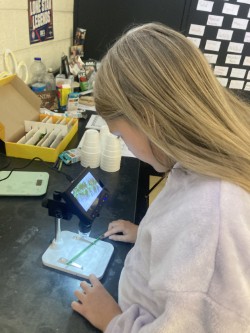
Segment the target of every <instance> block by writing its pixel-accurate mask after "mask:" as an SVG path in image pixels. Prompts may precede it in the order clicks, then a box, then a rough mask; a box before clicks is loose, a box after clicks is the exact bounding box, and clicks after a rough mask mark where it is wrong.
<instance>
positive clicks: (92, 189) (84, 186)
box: [71, 172, 102, 211]
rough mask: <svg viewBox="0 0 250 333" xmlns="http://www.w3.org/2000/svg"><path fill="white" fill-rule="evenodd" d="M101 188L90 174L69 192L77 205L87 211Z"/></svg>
mask: <svg viewBox="0 0 250 333" xmlns="http://www.w3.org/2000/svg"><path fill="white" fill-rule="evenodd" d="M101 191H102V187H101V186H100V184H99V183H98V181H97V180H96V179H95V178H94V177H93V176H92V174H91V173H90V172H88V173H87V174H86V176H85V177H84V178H83V179H82V180H81V181H80V182H79V183H78V184H77V186H76V187H75V188H74V189H73V190H72V191H71V194H72V195H73V196H74V197H75V198H76V200H77V201H78V203H79V204H80V205H81V206H82V207H83V208H84V209H85V211H87V210H88V209H89V207H91V205H92V204H93V202H94V201H95V200H96V198H97V197H98V195H99V194H100V193H101Z"/></svg>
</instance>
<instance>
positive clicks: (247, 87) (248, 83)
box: [244, 82, 250, 91]
mask: <svg viewBox="0 0 250 333" xmlns="http://www.w3.org/2000/svg"><path fill="white" fill-rule="evenodd" d="M244 90H248V91H249V90H250V82H247V83H246V85H245V88H244Z"/></svg>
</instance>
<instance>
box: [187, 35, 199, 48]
mask: <svg viewBox="0 0 250 333" xmlns="http://www.w3.org/2000/svg"><path fill="white" fill-rule="evenodd" d="M187 38H188V39H189V40H191V41H192V42H193V43H194V45H195V46H197V47H198V48H199V46H200V43H201V39H200V38H195V37H187Z"/></svg>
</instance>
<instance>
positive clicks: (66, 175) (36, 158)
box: [0, 157, 73, 182]
mask: <svg viewBox="0 0 250 333" xmlns="http://www.w3.org/2000/svg"><path fill="white" fill-rule="evenodd" d="M36 160H38V161H40V162H42V163H44V164H45V165H46V166H47V167H49V168H50V169H51V170H53V171H55V172H58V173H61V174H62V175H64V176H65V177H66V179H67V180H68V181H69V182H72V180H73V178H72V177H71V176H70V175H68V174H67V173H65V172H63V171H60V170H58V169H56V168H55V164H54V165H53V166H52V167H51V166H50V164H49V163H46V162H45V161H44V160H42V159H41V158H40V157H34V158H33V159H32V160H30V161H29V162H28V163H26V164H25V165H24V166H22V167H16V168H13V169H12V170H11V171H10V173H9V174H8V176H7V177H5V178H3V179H0V182H1V181H3V180H6V179H8V178H9V177H10V176H11V174H12V172H13V171H15V170H22V169H25V168H27V167H28V166H29V165H30V164H31V163H33V162H34V161H36ZM9 165H10V161H9V163H8V164H6V166H4V168H6V167H7V166H9Z"/></svg>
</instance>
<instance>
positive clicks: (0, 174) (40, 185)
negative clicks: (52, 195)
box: [0, 171, 49, 196]
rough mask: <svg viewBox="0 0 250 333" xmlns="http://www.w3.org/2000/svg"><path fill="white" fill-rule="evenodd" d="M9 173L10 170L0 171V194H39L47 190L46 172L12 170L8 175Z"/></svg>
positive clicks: (47, 179)
mask: <svg viewBox="0 0 250 333" xmlns="http://www.w3.org/2000/svg"><path fill="white" fill-rule="evenodd" d="M9 174H10V171H0V196H39V195H43V194H45V193H46V191H47V187H48V182H49V174H48V173H47V172H35V171H13V172H12V173H11V175H10V176H9V177H8V175H9ZM6 177H8V178H6ZM4 178H6V179H4Z"/></svg>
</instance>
